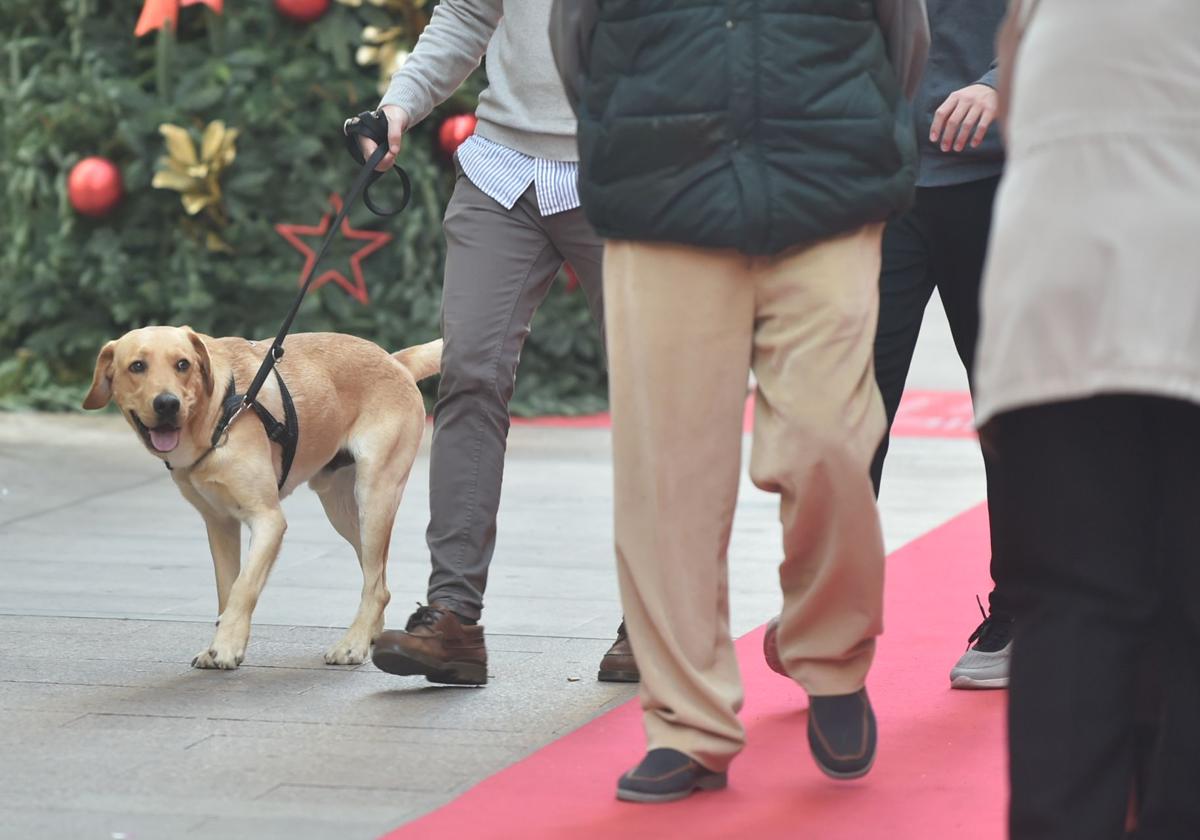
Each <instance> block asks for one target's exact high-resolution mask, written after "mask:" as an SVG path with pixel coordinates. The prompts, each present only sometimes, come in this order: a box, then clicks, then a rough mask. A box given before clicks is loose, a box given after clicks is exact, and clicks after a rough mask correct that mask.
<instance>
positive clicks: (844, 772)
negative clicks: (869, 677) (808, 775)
mask: <svg viewBox="0 0 1200 840" xmlns="http://www.w3.org/2000/svg"><path fill="white" fill-rule="evenodd" d="M876 739H877V733H876V728H875V712H874V710H873V709H872V708H871V701H870V700H869V699H867V690H866V689H865V688H863V689H860V690H858V691H856V692H855V693H853V694H838V695H834V696H831V697H809V698H808V747H809V749H811V750H812V755H813V759H814V760H815V761H816V762H817V766H818V767H820V768H821V771H822V772H823V773H824V774H825V775H826V776H830V777H832V778H834V779H857V778H859V777H860V776H865V775H867V773H868V772H869V771H870V770H871V765H872V764H874V763H875V743H876Z"/></svg>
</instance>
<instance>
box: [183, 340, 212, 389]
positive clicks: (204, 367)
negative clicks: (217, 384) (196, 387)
mask: <svg viewBox="0 0 1200 840" xmlns="http://www.w3.org/2000/svg"><path fill="white" fill-rule="evenodd" d="M183 329H184V331H185V332H187V336H188V340H189V341H191V342H192V349H194V350H195V351H196V355H197V356H199V357H200V375H201V376H203V377H204V393H206V394H208V396H210V397H211V396H212V393H213V387H214V382H213V372H212V359H211V358H210V357H209V355H208V347H207V346H205V344H204V339H202V338H201V337H200V336H199V335H197V334H196V331H195V330H193V329H192V328H191V327H184V328H183Z"/></svg>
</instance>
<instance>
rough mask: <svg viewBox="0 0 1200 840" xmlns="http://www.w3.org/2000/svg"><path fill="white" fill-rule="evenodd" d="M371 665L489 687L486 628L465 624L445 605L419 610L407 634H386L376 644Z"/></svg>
mask: <svg viewBox="0 0 1200 840" xmlns="http://www.w3.org/2000/svg"><path fill="white" fill-rule="evenodd" d="M371 661H372V662H374V663H375V667H376V668H378V669H379V670H380V671H387V672H388V673H389V674H399V675H400V676H412V675H415V674H421V675H424V677H425V678H426V679H427V680H429V681H430V682H435V683H446V684H448V685H484V684H486V683H487V647H486V645H485V644H484V641H483V628H482V627H481V626H479V625H478V624H463V623H462V621H461V620H460V619H459V617H458V616H457V615H455V614H454V613H453V612H451V610H450V608H449V607H448V606H447V605H445V604H439V603H433V604H430V605H429V606H427V607H424V606H419V605H418V607H417V611H416V612H415V613H413V614H412V616H411V617H410V618H409V619H408V624H406V625H405V626H404V630H402V631H401V630H385V631H384V632H383V633H382V634H380V636H379V638H378V639H376V640H375V648H374V650H372V651H371Z"/></svg>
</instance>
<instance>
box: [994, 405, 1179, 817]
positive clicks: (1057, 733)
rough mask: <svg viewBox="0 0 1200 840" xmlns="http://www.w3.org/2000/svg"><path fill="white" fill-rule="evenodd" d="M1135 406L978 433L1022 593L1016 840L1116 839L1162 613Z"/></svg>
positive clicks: (1015, 674)
mask: <svg viewBox="0 0 1200 840" xmlns="http://www.w3.org/2000/svg"><path fill="white" fill-rule="evenodd" d="M1148 402H1149V403H1153V402H1154V400H1153V399H1151V398H1137V397H1100V398H1094V399H1088V400H1079V401H1073V402H1066V403H1057V404H1053V405H1045V406H1038V407H1035V408H1029V409H1021V410H1017V411H1013V412H1009V413H1006V414H1003V415H1001V416H1000V417H998V418H997V419H996V420H995V421H994V428H989V433H992V434H993V440H994V442H995V445H996V449H997V454H998V456H999V458H1000V459H1001V460H1002V462H1003V464H1004V477H1005V481H1004V482H1003V484H1002V486H1001V492H1002V493H1003V500H1002V505H1001V507H1000V508H999V510H1000V511H1001V512H1002V513H1001V515H1002V519H1001V520H1000V521H998V522H997V523H996V526H997V528H1003V529H1005V531H1006V534H1007V535H1008V537H1009V538H1010V539H1011V550H1012V554H1011V555H1010V559H1011V560H1013V562H1012V564H1011V565H1010V567H1009V572H1010V574H1011V575H1012V577H1013V579H1014V580H1015V581H1016V582H1017V584H1018V586H1019V587H1020V588H1021V591H1022V592H1023V593H1028V602H1027V609H1023V611H1022V616H1021V618H1022V620H1021V621H1020V622H1018V623H1017V625H1016V628H1015V630H1016V637H1015V641H1014V645H1013V661H1012V672H1011V681H1010V685H1009V690H1010V697H1009V752H1010V765H1009V766H1010V781H1011V786H1012V800H1011V805H1010V835H1011V837H1013V838H1015V840H1043V838H1044V840H1051V839H1053V840H1062V838H1081V840H1082V839H1083V838H1086V839H1087V840H1108V838H1118V837H1121V836H1122V834H1123V830H1124V821H1125V814H1126V808H1127V804H1128V801H1129V793H1130V787H1131V784H1132V780H1133V771H1134V748H1133V745H1134V717H1135V715H1134V710H1135V705H1136V696H1137V678H1138V676H1139V673H1140V670H1139V668H1140V665H1141V662H1142V660H1143V657H1144V654H1145V650H1146V646H1147V643H1148V642H1149V641H1150V639H1151V636H1152V634H1153V633H1154V631H1155V629H1156V625H1157V620H1158V617H1159V615H1160V613H1161V607H1162V603H1163V600H1162V595H1161V591H1162V590H1161V583H1160V576H1159V574H1158V573H1157V565H1156V555H1157V550H1156V549H1157V543H1158V541H1157V539H1156V538H1155V535H1156V529H1157V526H1158V523H1159V518H1160V508H1161V495H1160V489H1161V477H1160V475H1159V471H1158V469H1157V468H1156V466H1155V464H1154V457H1153V456H1154V454H1155V441H1154V434H1153V427H1152V424H1150V423H1149V422H1148V420H1147V413H1146V412H1147V408H1146V404H1147V403H1148ZM1194 474H1195V473H1194ZM1023 606H1024V605H1023Z"/></svg>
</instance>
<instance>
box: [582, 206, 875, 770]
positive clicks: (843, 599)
mask: <svg viewBox="0 0 1200 840" xmlns="http://www.w3.org/2000/svg"><path fill="white" fill-rule="evenodd" d="M881 232H882V226H881V225H870V226H868V227H865V228H862V229H861V230H858V231H855V232H853V233H851V234H848V235H845V236H841V237H838V238H836V239H831V240H828V241H824V242H821V243H818V244H816V245H813V246H811V247H808V248H804V249H800V250H795V251H791V252H788V253H786V254H783V255H780V256H778V257H772V258H755V257H747V256H745V255H742V254H739V253H737V252H731V251H714V250H707V249H701V248H692V247H686V246H680V245H670V244H657V243H643V242H624V241H611V242H608V243H606V246H605V255H604V296H605V309H606V312H607V330H608V352H609V368H610V369H609V377H610V379H609V382H610V392H611V408H612V418H613V448H614V456H615V458H614V460H615V465H614V470H615V515H616V522H615V528H616V553H617V567H618V573H619V578H620V585H621V601H622V604H623V606H624V609H625V620H626V625H627V627H628V629H629V634H630V640H631V642H632V644H633V649H634V653H635V655H636V656H637V660H638V665H639V667H640V670H641V674H642V683H641V701H642V708H643V709H644V717H645V725H646V734H647V739H648V742H649V748H650V749H655V748H658V747H671V748H673V749H677V750H680V751H682V752H684V753H687V754H688V755H690V756H691V757H692V758H694V759H696V760H697V761H699V762H700V763H701V764H703V765H704V766H706V767H708V768H710V769H712V770H723V769H725V767H727V766H728V764H729V763H730V761H731V760H732V759H733V757H734V756H735V755H736V754H737V753H738V751H739V750H740V749H741V747H742V745H743V743H744V742H745V732H744V730H743V729H742V726H741V723H740V722H739V720H738V717H737V712H738V710H739V709H740V708H741V703H742V686H741V679H740V676H739V673H738V666H737V659H736V657H735V655H734V649H733V643H732V641H731V639H730V635H729V589H728V573H727V550H728V546H729V535H730V530H731V528H732V525H733V512H734V508H735V506H736V502H737V489H738V473H739V469H740V462H741V443H742V417H743V406H744V403H745V398H746V389H747V382H748V380H749V372H750V370H751V369H753V371H754V374H755V378H756V379H757V382H758V392H757V394H756V408H755V418H754V445H753V454H752V456H751V461H750V476H751V478H752V479H753V481H754V483H755V484H756V485H757V486H758V487H760V488H762V489H764V490H768V491H772V492H776V493H778V494H779V495H780V511H779V515H780V520H781V522H782V524H783V562H782V563H781V564H780V567H779V581H780V586H781V588H782V590H783V610H782V612H781V618H780V628H779V636H778V639H779V648H780V655H781V657H782V659H783V662H784V665H785V667H786V668H787V671H788V674H789V675H791V677H792V678H793V679H795V680H796V682H797V683H799V684H800V685H801V686H802V687H803V688H804V689H805V690H806V691H807V692H808V693H809V694H810V695H830V694H848V693H852V692H855V691H857V690H858V689H859V688H861V687H862V686H863V681H864V679H865V678H866V674H867V670H868V668H869V667H870V664H871V658H872V656H873V654H874V648H875V637H876V636H877V635H878V634H879V633H880V631H881V630H882V622H881V614H882V606H883V604H882V602H883V539H882V536H881V534H880V527H879V516H878V513H877V511H876V508H875V498H874V494H873V493H872V490H871V482H870V478H869V476H868V468H869V465H870V463H871V458H872V456H873V455H874V453H875V449H876V447H877V446H878V444H879V442H880V440H881V438H882V436H883V432H884V424H885V420H884V412H883V403H882V400H881V399H880V396H879V391H878V388H877V387H876V385H875V377H874V372H873V367H872V351H873V345H874V338H875V322H876V318H877V314H878V299H879V295H878V289H879V247H880V235H881ZM767 617H768V616H763V619H766V618H767Z"/></svg>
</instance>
